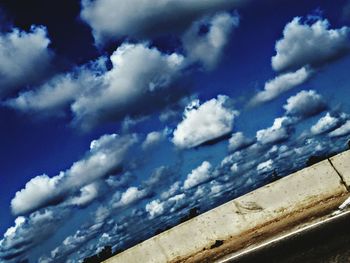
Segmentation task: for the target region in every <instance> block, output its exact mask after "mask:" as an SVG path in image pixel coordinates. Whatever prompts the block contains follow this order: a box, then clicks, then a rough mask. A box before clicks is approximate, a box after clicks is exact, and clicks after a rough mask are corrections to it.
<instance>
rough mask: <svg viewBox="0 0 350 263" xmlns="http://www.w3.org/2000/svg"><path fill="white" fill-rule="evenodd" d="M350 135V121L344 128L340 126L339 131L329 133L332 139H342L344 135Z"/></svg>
mask: <svg viewBox="0 0 350 263" xmlns="http://www.w3.org/2000/svg"><path fill="white" fill-rule="evenodd" d="M348 134H350V120H348V121H347V122H345V123H344V124H343V125H342V126H340V127H339V128H338V129H335V130H334V131H332V132H330V133H329V136H330V137H340V136H344V135H348Z"/></svg>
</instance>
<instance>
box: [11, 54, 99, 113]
mask: <svg viewBox="0 0 350 263" xmlns="http://www.w3.org/2000/svg"><path fill="white" fill-rule="evenodd" d="M103 63H104V61H102V59H101V60H98V61H96V62H94V63H91V64H90V67H89V68H88V67H87V66H82V67H80V68H77V69H75V70H74V71H72V72H70V73H67V74H59V75H56V76H54V77H53V78H51V79H50V80H48V81H47V82H46V83H44V84H43V85H41V86H39V87H37V88H36V89H33V90H29V91H25V92H21V93H20V94H19V95H18V96H17V97H16V98H13V99H9V100H7V101H6V102H5V104H6V105H7V106H9V107H12V108H14V109H17V110H19V111H22V112H26V113H28V112H35V113H39V114H42V115H51V114H52V115H57V114H62V112H63V111H64V109H66V108H67V107H68V106H69V105H70V104H71V103H73V102H74V100H76V99H77V98H78V97H79V96H80V95H81V94H83V92H84V91H87V90H89V87H91V86H96V85H97V83H101V80H100V77H99V75H98V74H99V73H101V72H102V71H103V70H104V65H103Z"/></svg>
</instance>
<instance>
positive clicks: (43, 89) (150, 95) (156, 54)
mask: <svg viewBox="0 0 350 263" xmlns="http://www.w3.org/2000/svg"><path fill="white" fill-rule="evenodd" d="M110 60H111V62H112V68H111V69H110V70H107V69H106V59H105V58H103V57H101V58H100V59H98V60H96V61H94V62H92V63H89V64H87V65H84V66H82V67H79V68H77V69H75V70H74V71H73V72H69V73H67V74H60V75H57V76H55V77H53V78H52V79H51V80H49V81H48V82H47V83H45V84H43V85H42V86H40V87H38V88H37V89H35V90H31V91H27V92H23V93H21V94H19V96H18V97H17V98H14V99H10V100H8V101H7V102H6V104H7V105H8V106H10V107H12V108H15V109H18V110H21V111H25V112H31V111H33V112H39V113H41V112H42V113H44V114H48V113H47V112H49V113H50V112H53V113H54V114H57V111H58V112H61V111H63V110H64V109H65V108H66V107H67V106H70V108H71V111H72V114H73V116H74V122H75V123H77V124H78V125H80V126H81V127H83V128H87V129H88V128H91V127H92V126H94V125H96V124H97V123H99V122H101V121H108V120H111V119H113V120H115V119H121V118H123V117H125V116H126V115H130V116H139V115H140V116H143V115H147V114H149V113H150V112H152V111H153V110H155V109H157V108H158V107H162V105H163V104H164V103H166V102H169V100H171V96H170V97H169V96H166V97H164V96H163V95H164V91H165V89H167V88H169V87H170V86H171V85H172V84H173V82H174V81H175V80H176V79H177V77H178V76H180V72H181V70H182V69H183V67H184V66H185V59H184V57H183V56H182V55H179V54H177V53H172V54H169V55H168V54H163V53H161V52H160V51H159V50H158V49H156V48H150V47H149V46H148V45H147V44H145V43H141V44H128V43H126V44H122V45H121V46H120V47H118V49H117V50H116V51H115V52H114V53H113V54H112V55H111V57H110ZM144 61H147V64H144ZM174 94H175V95H174V96H177V95H176V91H175V92H174ZM162 103H163V104H162ZM159 104H161V105H159Z"/></svg>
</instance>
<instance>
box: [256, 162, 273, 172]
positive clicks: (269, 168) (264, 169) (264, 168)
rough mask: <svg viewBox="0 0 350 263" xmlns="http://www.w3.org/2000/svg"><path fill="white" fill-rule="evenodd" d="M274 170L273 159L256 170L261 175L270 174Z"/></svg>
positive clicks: (261, 164)
mask: <svg viewBox="0 0 350 263" xmlns="http://www.w3.org/2000/svg"><path fill="white" fill-rule="evenodd" d="M272 169H273V161H272V160H271V159H270V160H267V161H265V162H262V163H260V164H259V165H258V166H257V168H256V170H257V171H258V172H259V173H266V172H270V171H272Z"/></svg>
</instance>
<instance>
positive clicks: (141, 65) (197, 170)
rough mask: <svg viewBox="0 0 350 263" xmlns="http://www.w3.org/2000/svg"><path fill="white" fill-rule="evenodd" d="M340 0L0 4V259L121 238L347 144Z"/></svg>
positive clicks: (347, 46)
mask: <svg viewBox="0 0 350 263" xmlns="http://www.w3.org/2000/svg"><path fill="white" fill-rule="evenodd" d="M349 10H350V2H348V1H345V0H338V1H336V4H335V2H334V1H316V0H312V1H288V0H284V1H273V0H266V1H253V0H251V1H248V0H232V1H224V0H218V1H215V2H214V1H198V0H186V1H185V0H177V1H175V0H168V1H165V2H161V1H156V0H150V1H139V0H132V1H131V0H125V1H124V0H118V1H112V0H95V1H90V0H82V1H79V0H74V1H71V0H70V1H68V0H67V1H54V2H52V1H50V3H47V1H44V0H35V1H30V3H25V4H23V3H22V2H21V1H19V0H14V1H3V2H2V3H1V4H0V11H1V12H0V101H1V104H0V120H1V122H0V123H1V124H0V165H1V171H0V176H1V177H0V178H1V184H0V193H1V194H0V204H1V207H2V209H1V212H0V232H1V237H0V262H25V260H28V261H29V262H42V263H44V262H80V261H81V260H82V259H83V258H85V257H88V256H90V255H93V254H95V253H97V252H98V251H100V250H101V249H102V248H103V247H104V246H106V245H111V246H113V248H114V249H125V248H127V247H130V246H131V245H133V244H135V243H137V242H139V241H141V240H144V239H146V238H148V237H150V236H152V235H154V234H155V233H156V232H157V231H159V230H164V229H166V228H167V227H171V226H174V225H176V224H177V223H179V221H180V219H181V218H183V217H184V216H186V215H187V214H188V213H189V211H190V210H191V209H192V208H194V207H197V208H199V210H200V212H204V211H206V210H208V209H210V208H213V207H215V206H217V205H219V204H221V203H223V202H226V201H228V200H231V199H232V198H234V197H237V196H239V195H242V194H244V193H246V192H248V191H251V190H253V189H255V188H257V187H259V186H261V185H264V184H266V183H268V182H270V181H271V180H272V179H273V174H276V173H277V175H279V176H285V175H288V174H290V173H291V172H294V171H296V170H298V169H301V168H303V167H305V166H306V163H307V160H308V159H309V158H310V156H327V155H329V154H333V153H336V152H340V151H343V150H345V149H346V148H347V141H348V139H349V138H350V103H349V99H348V98H349V95H350V94H349V93H350V90H349V80H350V79H349V74H348V69H349V66H350V56H349V52H350V11H349Z"/></svg>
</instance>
